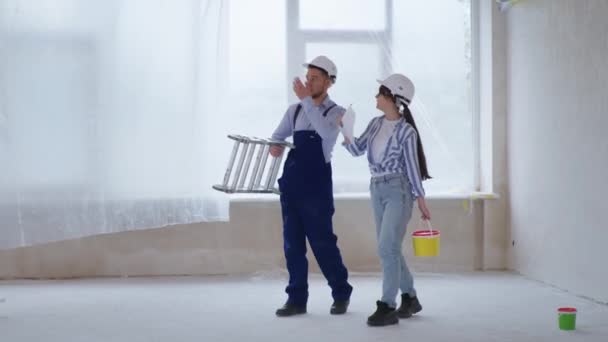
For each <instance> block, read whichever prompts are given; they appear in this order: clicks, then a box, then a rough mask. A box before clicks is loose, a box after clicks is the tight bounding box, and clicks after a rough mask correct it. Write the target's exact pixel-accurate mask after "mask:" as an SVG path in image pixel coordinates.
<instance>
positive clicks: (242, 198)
mask: <svg viewBox="0 0 608 342" xmlns="http://www.w3.org/2000/svg"><path fill="white" fill-rule="evenodd" d="M499 198H500V196H499V195H498V194H496V193H493V192H470V193H430V194H428V195H427V196H426V199H428V200H452V199H453V200H471V201H476V200H496V199H499ZM334 199H335V200H362V199H369V192H354V193H348V194H335V195H334ZM278 201H279V196H278V195H274V194H232V195H230V202H233V203H239V202H278Z"/></svg>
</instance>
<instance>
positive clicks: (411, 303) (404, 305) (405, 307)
mask: <svg viewBox="0 0 608 342" xmlns="http://www.w3.org/2000/svg"><path fill="white" fill-rule="evenodd" d="M420 310H422V305H420V302H419V301H418V297H413V298H412V297H410V296H409V295H408V294H407V293H403V294H401V306H400V307H399V310H397V314H398V315H399V318H410V317H412V315H413V314H415V313H418V312H420Z"/></svg>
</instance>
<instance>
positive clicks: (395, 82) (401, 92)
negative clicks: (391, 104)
mask: <svg viewBox="0 0 608 342" xmlns="http://www.w3.org/2000/svg"><path fill="white" fill-rule="evenodd" d="M378 83H380V84H381V85H383V86H385V87H387V88H388V90H390V91H391V93H393V95H395V96H396V97H397V98H400V99H401V101H402V102H404V103H405V104H407V105H409V104H410V103H411V102H412V99H413V97H414V83H412V81H411V80H410V79H409V78H407V77H405V76H403V75H401V74H392V75H390V76H389V77H387V78H386V79H385V80H384V81H381V80H378Z"/></svg>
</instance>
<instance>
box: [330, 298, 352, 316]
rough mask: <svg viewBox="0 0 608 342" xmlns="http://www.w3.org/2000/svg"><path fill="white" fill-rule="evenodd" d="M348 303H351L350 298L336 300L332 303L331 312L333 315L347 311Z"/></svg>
mask: <svg viewBox="0 0 608 342" xmlns="http://www.w3.org/2000/svg"><path fill="white" fill-rule="evenodd" d="M348 304H350V301H349V300H335V301H334V303H333V304H332V305H331V309H329V313H330V314H332V315H341V314H344V313H346V309H348Z"/></svg>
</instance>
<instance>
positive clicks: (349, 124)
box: [340, 105, 355, 142]
mask: <svg viewBox="0 0 608 342" xmlns="http://www.w3.org/2000/svg"><path fill="white" fill-rule="evenodd" d="M354 131H355V111H354V110H353V106H352V105H350V106H348V109H347V110H346V112H345V113H344V116H343V117H342V127H340V132H342V134H343V135H344V137H345V138H346V139H347V140H348V141H350V142H353V141H354V140H355V139H354Z"/></svg>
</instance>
